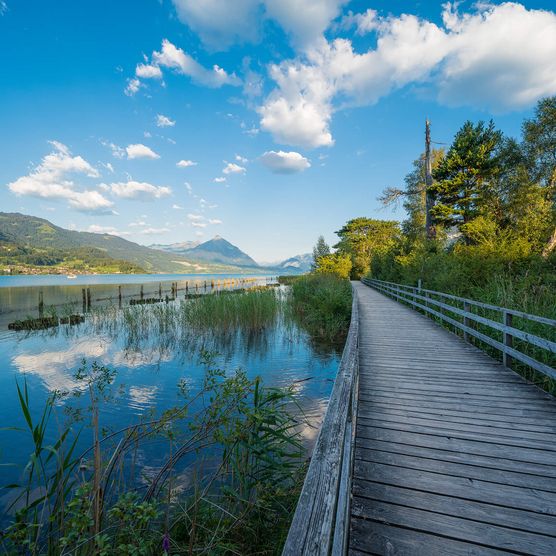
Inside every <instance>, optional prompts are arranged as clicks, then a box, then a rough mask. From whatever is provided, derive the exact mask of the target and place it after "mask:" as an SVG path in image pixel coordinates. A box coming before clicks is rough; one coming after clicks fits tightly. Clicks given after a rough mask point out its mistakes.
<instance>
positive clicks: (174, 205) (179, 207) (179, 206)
mask: <svg viewBox="0 0 556 556" xmlns="http://www.w3.org/2000/svg"><path fill="white" fill-rule="evenodd" d="M172 208H173V209H174V210H183V207H182V206H181V205H176V204H173V205H172Z"/></svg>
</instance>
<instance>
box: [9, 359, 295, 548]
mask: <svg viewBox="0 0 556 556" xmlns="http://www.w3.org/2000/svg"><path fill="white" fill-rule="evenodd" d="M201 356H202V358H203V360H204V362H205V364H206V366H207V370H206V376H205V380H204V385H203V388H202V389H201V391H200V392H198V393H196V394H195V395H194V396H189V397H188V398H185V400H184V402H183V403H182V404H181V405H180V406H176V407H175V408H171V409H169V410H167V411H165V412H164V413H163V414H162V415H160V416H159V417H158V418H156V417H154V416H152V415H151V416H150V420H149V421H139V422H138V423H136V424H134V425H132V426H129V427H126V428H125V429H122V430H121V431H111V432H110V433H109V434H106V435H105V436H103V438H102V439H101V438H100V430H101V426H100V423H99V415H100V412H99V407H100V406H101V405H102V404H103V403H104V402H105V401H106V400H107V399H109V397H110V390H111V384H112V381H113V372H112V371H110V370H108V369H106V368H105V367H102V366H100V365H98V364H96V363H93V364H92V365H90V366H88V365H86V364H84V365H83V366H82V368H81V369H80V371H79V372H78V373H77V374H76V376H75V378H76V380H78V381H79V382H80V383H81V384H82V385H84V386H85V390H83V388H82V387H81V386H80V387H79V388H78V392H76V393H77V394H79V395H80V393H81V392H83V391H89V392H90V406H89V411H88V413H89V414H90V416H91V427H92V430H93V439H94V440H93V444H92V445H91V447H90V449H88V450H86V451H85V452H84V453H83V454H80V455H78V456H76V455H75V454H74V449H75V442H76V440H77V436H78V433H75V432H74V429H73V425H74V424H75V423H76V422H78V421H80V420H81V419H82V416H81V413H80V412H77V413H75V414H74V413H72V412H66V413H69V414H70V415H71V419H70V421H69V422H68V424H67V425H65V426H64V428H63V429H62V432H61V433H60V436H59V438H58V439H57V441H56V442H55V444H54V445H51V446H46V445H45V437H46V430H47V427H49V426H50V421H51V418H52V416H53V414H54V412H55V411H56V409H57V407H58V404H57V403H56V400H57V399H59V396H60V395H59V394H58V395H57V397H56V398H55V397H53V398H52V399H50V400H48V402H47V404H46V406H45V409H44V411H43V413H42V416H41V417H40V419H39V421H38V423H35V422H34V421H33V418H32V412H31V409H30V407H31V405H30V400H29V396H28V392H27V387H26V384H25V385H24V387H23V388H20V387H19V385H18V395H19V398H20V402H21V409H22V412H23V415H24V418H25V421H26V423H27V426H28V428H29V431H30V432H31V438H32V443H33V446H34V450H33V452H32V455H31V458H30V461H29V464H28V465H27V467H26V475H27V480H26V482H25V483H24V484H22V485H10V488H12V489H15V488H17V489H18V490H19V491H20V493H19V495H18V497H17V499H16V500H15V501H14V503H13V504H14V505H15V504H18V505H19V506H21V509H20V510H19V511H18V512H17V514H16V517H15V519H14V520H13V523H12V524H11V525H10V526H9V527H8V528H7V530H6V531H5V532H4V535H3V549H4V553H6V554H29V555H33V556H35V555H36V556H38V555H49V556H50V555H52V556H60V555H61V554H62V555H70V554H72V555H78V556H93V555H95V556H99V555H102V556H122V555H129V556H131V555H133V556H149V555H151V554H163V553H178V554H182V553H208V554H229V553H230V551H231V552H232V553H237V554H246V555H248V554H274V553H278V551H279V549H280V546H281V543H282V542H283V540H284V539H285V535H286V533H287V528H288V526H289V521H290V519H291V516H292V514H293V511H294V509H295V505H296V500H297V497H298V495H299V492H300V488H301V483H302V477H303V471H304V465H303V463H302V461H303V458H302V455H303V450H302V445H301V438H300V436H299V433H298V426H299V423H298V421H297V420H296V419H295V418H294V417H293V416H292V415H291V413H290V408H291V406H292V403H295V402H294V391H293V390H292V389H291V388H287V389H277V388H266V387H264V386H263V384H262V382H261V379H260V378H258V377H257V378H255V379H253V380H250V379H248V378H247V376H246V375H245V373H244V372H242V371H237V372H235V373H233V374H229V373H226V372H225V371H223V370H220V369H215V368H213V366H212V359H211V356H210V354H208V353H206V352H204V353H202V354H201ZM180 391H181V393H182V394H184V392H183V390H182V389H180ZM199 401H202V402H203V403H202V404H201V409H199V410H198V412H197V413H195V414H191V411H190V410H191V407H192V403H193V402H196V403H197V404H198V403H199ZM185 418H187V421H185ZM56 421H57V422H60V419H59V416H57V417H56ZM155 439H156V440H158V442H159V444H160V445H161V446H163V445H164V443H166V445H167V446H168V455H167V457H168V459H167V462H166V464H165V465H163V466H162V468H161V469H160V471H159V472H158V474H156V475H155V476H154V477H153V478H152V479H151V481H150V484H149V486H148V489H147V491H146V493H144V492H143V489H141V490H137V487H138V486H141V485H140V484H137V482H134V481H133V473H132V470H133V469H134V467H135V465H136V462H135V458H136V456H137V453H138V451H139V452H140V450H138V448H140V446H141V443H142V442H145V441H152V440H155ZM207 449H208V450H210V452H209V453H208V454H207V457H208V458H209V459H210V461H212V462H214V459H215V457H216V458H220V462H219V465H217V467H216V470H215V471H213V472H211V473H207V472H205V473H202V474H201V473H199V474H196V479H195V480H194V482H193V486H191V487H190V486H188V485H187V484H181V483H179V482H178V481H179V477H180V474H179V464H180V462H181V461H182V460H183V458H184V457H186V456H187V455H188V454H196V457H197V461H198V462H199V463H198V466H199V469H202V468H203V465H202V459H203V450H207ZM90 456H92V457H91V459H88V458H89V457H90ZM77 467H79V473H78V472H77ZM212 467H213V466H211V468H212ZM114 469H117V470H118V473H117V475H118V477H117V478H115V477H112V475H113V471H114Z"/></svg>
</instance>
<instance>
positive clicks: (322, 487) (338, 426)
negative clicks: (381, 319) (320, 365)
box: [282, 291, 359, 556]
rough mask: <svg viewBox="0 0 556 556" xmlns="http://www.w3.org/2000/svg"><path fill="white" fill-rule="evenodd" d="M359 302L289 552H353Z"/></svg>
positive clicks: (286, 555) (294, 555) (315, 555)
mask: <svg viewBox="0 0 556 556" xmlns="http://www.w3.org/2000/svg"><path fill="white" fill-rule="evenodd" d="M358 306H359V305H358V302H357V298H356V294H355V291H354V295H353V305H352V315H351V324H350V330H349V334H348V337H347V340H346V345H345V347H344V352H343V354H342V360H341V362H340V368H339V369H338V374H337V375H336V380H335V382H334V388H333V389H332V394H331V396H330V401H329V403H328V409H327V412H326V415H325V417H324V420H323V423H322V426H321V430H320V432H319V435H318V438H317V441H316V443H315V448H314V449H313V454H312V457H311V463H310V464H309V469H308V471H307V475H306V477H305V482H304V484H303V489H302V491H301V495H300V497H299V501H298V503H297V508H296V511H295V515H294V517H293V520H292V524H291V527H290V530H289V532H288V537H287V539H286V543H285V545H284V549H283V553H282V554H283V556H302V555H304V556H309V555H311V556H328V554H330V553H331V552H332V553H335V554H344V553H345V552H346V551H347V541H348V531H349V526H350V503H351V497H350V485H351V483H352V480H351V470H352V467H353V461H352V458H353V455H354V444H353V426H354V421H353V415H354V412H355V407H356V401H357V378H358V368H359V367H358V355H359V351H358V339H359V316H358Z"/></svg>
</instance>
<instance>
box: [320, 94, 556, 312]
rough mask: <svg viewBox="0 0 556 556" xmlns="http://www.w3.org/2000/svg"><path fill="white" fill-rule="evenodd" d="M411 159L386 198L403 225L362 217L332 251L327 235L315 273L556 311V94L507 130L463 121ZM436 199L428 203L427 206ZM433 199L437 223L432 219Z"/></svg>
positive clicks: (351, 224)
mask: <svg viewBox="0 0 556 556" xmlns="http://www.w3.org/2000/svg"><path fill="white" fill-rule="evenodd" d="M431 154H432V157H431V158H432V177H433V182H432V185H430V186H429V187H427V185H426V179H425V177H426V176H425V157H424V155H421V156H419V158H417V159H416V160H415V161H413V165H412V170H411V171H410V172H409V174H408V175H407V176H406V178H405V183H404V185H403V187H399V188H398V187H389V188H387V189H385V190H384V192H383V194H382V196H381V200H382V202H383V203H384V204H385V205H391V204H393V203H399V202H401V203H403V207H404V208H405V210H406V213H407V218H406V219H405V220H404V221H403V222H401V223H398V222H395V221H384V220H374V219H370V218H355V219H353V220H350V221H349V222H347V223H346V224H345V225H344V226H343V227H342V228H341V229H340V230H339V231H338V232H337V234H338V236H339V238H340V241H339V242H338V244H336V245H335V246H334V247H335V252H334V253H332V252H331V251H330V249H329V248H328V246H326V244H325V243H324V240H323V239H322V238H320V239H319V242H318V243H317V245H316V246H315V250H314V261H315V262H314V270H315V271H316V272H333V273H335V274H338V275H340V276H344V277H348V276H350V277H351V278H354V279H358V278H361V277H362V276H365V275H370V276H372V277H374V278H378V279H381V280H388V281H392V282H399V283H405V284H416V283H417V281H418V280H419V279H421V280H422V283H423V285H424V287H428V288H430V289H437V290H442V291H445V292H452V293H456V294H459V295H463V296H468V297H474V298H477V299H483V300H487V301H491V302H493V303H496V304H499V305H505V306H513V307H517V308H522V309H524V310H528V311H531V312H542V313H548V314H552V315H553V314H554V313H555V312H556V293H555V292H556V253H555V251H556V97H551V98H547V99H544V100H541V101H540V102H539V103H538V105H537V107H536V110H535V113H534V116H533V118H531V119H527V120H525V121H524V122H523V125H522V137H521V139H520V140H517V139H515V138H512V137H507V136H505V135H504V134H503V133H502V132H501V131H500V130H498V129H497V128H496V126H495V123H494V122H493V121H490V122H488V123H486V122H478V123H473V122H470V121H468V122H465V123H464V124H463V126H462V127H461V128H460V130H459V131H458V132H457V133H456V135H455V137H454V140H453V142H452V144H451V145H450V146H449V147H448V148H447V149H434V150H433V151H432V153H431ZM427 197H428V201H429V202H428V203H427ZM427 205H428V211H429V226H427V225H426V223H427Z"/></svg>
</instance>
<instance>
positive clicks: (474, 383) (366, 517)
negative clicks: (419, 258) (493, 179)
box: [349, 283, 556, 556]
mask: <svg viewBox="0 0 556 556" xmlns="http://www.w3.org/2000/svg"><path fill="white" fill-rule="evenodd" d="M354 287H355V289H356V291H357V294H358V299H359V319H360V325H359V369H360V371H359V396H358V404H357V407H358V411H357V426H356V435H355V461H354V469H353V472H352V476H353V479H352V484H351V494H352V504H351V522H350V532H349V554H350V555H352V556H356V555H357V556H363V554H388V555H423V556H425V555H426V556H433V555H459V554H462V555H463V554H465V555H469V554H473V555H479V554H534V555H547V556H548V555H550V556H554V555H555V554H556V403H555V401H554V398H552V397H551V396H549V395H548V394H545V393H544V392H542V391H541V390H539V389H538V388H536V387H535V386H533V385H531V384H528V383H527V382H526V381H524V380H523V379H522V378H521V377H519V376H518V375H516V374H515V373H513V372H512V371H509V370H508V369H506V368H504V367H503V366H502V364H500V363H498V362H496V361H494V360H493V359H491V358H490V357H488V356H487V355H485V354H484V353H483V352H481V351H479V350H478V349H477V348H475V347H473V346H471V345H470V344H467V343H466V342H464V341H463V340H461V339H460V338H458V337H457V336H455V335H454V334H451V333H450V332H448V331H447V330H445V329H443V328H441V327H440V326H438V325H437V324H435V323H434V322H433V321H432V320H430V319H428V318H426V317H424V316H422V315H420V314H419V313H417V312H416V311H413V310H412V309H410V308H408V307H405V306H403V305H402V304H400V303H397V302H395V301H393V300H391V299H390V298H388V297H386V296H385V295H383V294H381V293H379V292H377V291H375V290H373V289H371V288H369V287H367V286H365V285H363V284H359V283H358V284H355V285H354Z"/></svg>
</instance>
